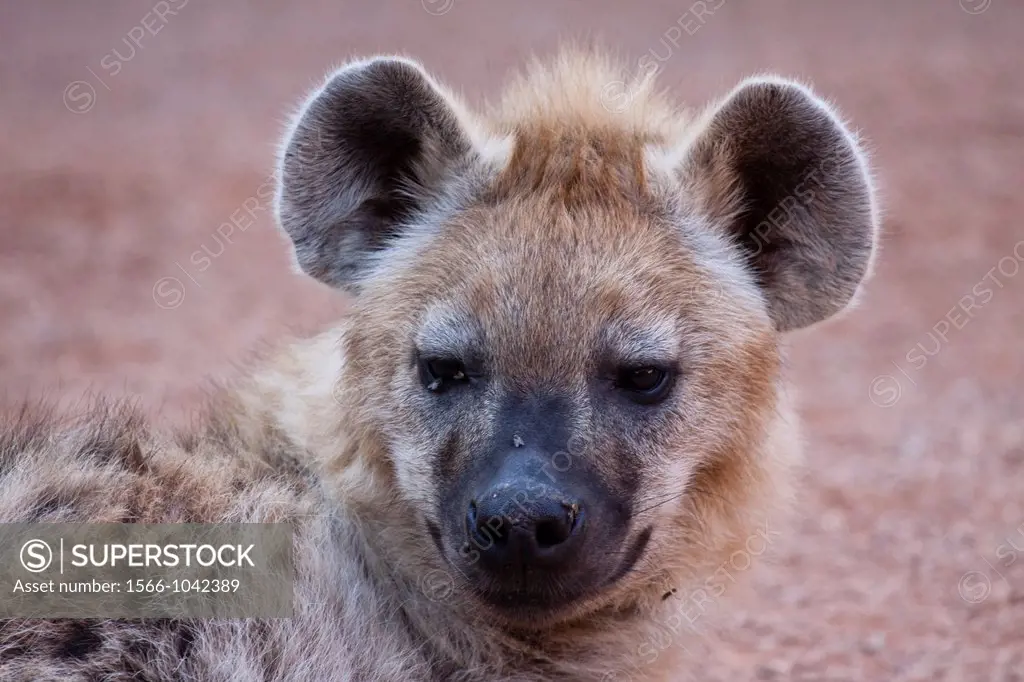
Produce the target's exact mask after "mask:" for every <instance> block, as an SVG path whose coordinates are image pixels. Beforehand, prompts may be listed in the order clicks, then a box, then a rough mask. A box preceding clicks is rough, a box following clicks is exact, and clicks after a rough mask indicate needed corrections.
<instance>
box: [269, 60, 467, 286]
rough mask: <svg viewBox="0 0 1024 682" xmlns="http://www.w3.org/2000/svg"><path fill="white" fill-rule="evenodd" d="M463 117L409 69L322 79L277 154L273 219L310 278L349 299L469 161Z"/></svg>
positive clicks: (379, 64)
mask: <svg viewBox="0 0 1024 682" xmlns="http://www.w3.org/2000/svg"><path fill="white" fill-rule="evenodd" d="M464 120H465V115H464V114H463V115H461V116H460V113H459V111H457V105H456V104H455V102H454V101H453V100H451V99H450V97H449V96H448V95H446V94H445V93H444V92H443V91H442V90H441V89H440V87H439V86H437V85H436V84H435V83H434V81H433V80H432V79H431V78H430V77H429V76H428V75H427V74H426V73H425V72H424V71H423V69H422V68H421V67H420V66H419V65H417V64H416V63H414V62H412V61H409V60H406V59H402V58H398V57H378V58H374V59H370V60H367V61H361V62H355V63H352V64H349V65H347V66H345V67H343V68H341V69H340V70H338V71H336V72H335V73H333V74H332V75H331V76H329V77H328V78H327V81H326V82H325V83H324V85H323V86H322V87H321V88H320V89H319V90H318V91H317V92H315V93H314V94H313V95H312V96H311V97H310V98H309V99H308V101H307V102H306V104H305V105H304V106H303V108H302V110H301V111H300V113H299V115H298V116H297V118H296V120H295V123H294V124H293V126H292V128H291V131H290V132H289V133H288V134H287V136H286V138H285V141H284V147H283V149H282V153H281V158H280V168H279V180H280V184H279V187H278V193H277V203H276V210H277V217H278V221H279V222H280V224H281V227H282V228H283V229H284V231H285V232H286V233H287V234H288V236H289V237H290V238H291V240H292V243H293V244H294V248H295V258H296V260H297V261H298V265H299V266H300V267H301V268H302V270H303V271H304V272H306V273H307V274H308V275H310V276H312V277H314V278H316V279H318V280H320V281H321V282H324V283H326V284H329V285H331V286H334V287H340V288H344V289H347V290H349V291H352V292H356V291H358V289H359V280H360V278H361V277H363V276H364V275H365V274H366V272H367V271H368V269H369V268H370V267H371V266H372V263H373V261H374V258H373V256H374V254H375V253H378V252H381V251H383V250H384V249H386V248H387V247H388V246H389V244H390V243H391V242H392V241H393V240H394V239H395V238H396V237H397V236H398V234H399V232H400V231H401V229H402V227H403V226H404V225H405V224H406V223H407V222H408V221H409V220H410V219H412V218H414V217H415V216H416V215H417V214H418V213H421V212H423V211H425V210H428V209H429V208H430V207H431V206H432V205H433V204H434V203H436V202H437V201H438V193H439V190H440V189H441V188H442V186H443V184H444V180H445V179H446V178H447V177H449V176H450V175H451V174H452V173H454V172H456V170H457V169H458V167H459V166H460V164H465V163H467V162H468V161H469V160H470V158H471V157H472V156H473V144H472V143H471V140H470V134H469V131H468V129H467V127H466V125H464Z"/></svg>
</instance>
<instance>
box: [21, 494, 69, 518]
mask: <svg viewBox="0 0 1024 682" xmlns="http://www.w3.org/2000/svg"><path fill="white" fill-rule="evenodd" d="M76 502H77V500H76V498H75V496H74V494H72V493H70V492H69V491H67V490H47V491H45V492H43V493H40V496H39V502H37V503H36V505H35V506H33V507H32V509H31V511H29V513H28V515H27V518H26V520H27V521H30V522H41V521H46V520H48V519H49V520H56V519H57V518H60V517H62V516H68V514H67V512H70V511H72V510H73V509H74V507H75V503H76Z"/></svg>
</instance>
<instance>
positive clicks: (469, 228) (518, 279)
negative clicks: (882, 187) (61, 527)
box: [0, 52, 878, 681]
mask: <svg viewBox="0 0 1024 682" xmlns="http://www.w3.org/2000/svg"><path fill="white" fill-rule="evenodd" d="M619 86H621V87H619ZM276 209H277V216H278V219H279V221H280V224H281V226H282V228H283V230H284V232H285V233H286V234H287V236H288V237H289V238H290V240H291V242H292V244H293V247H294V254H295V258H296V261H297V264H298V266H299V267H300V268H301V270H302V271H304V272H305V273H307V274H308V275H310V276H312V277H314V278H316V279H317V280H319V281H321V282H323V283H325V284H328V285H330V286H332V287H335V288H338V289H341V290H344V291H346V292H348V293H349V294H351V295H352V299H351V300H352V303H351V309H350V312H349V313H348V314H347V316H346V318H345V319H344V320H342V322H341V323H340V324H339V325H338V326H337V327H336V328H334V329H332V330H329V331H327V332H325V333H323V334H321V335H320V336H318V337H316V338H314V339H310V340H304V341H297V342H295V343H292V344H290V345H289V346H288V347H287V348H285V349H283V350H282V351H281V352H280V353H279V354H278V355H277V356H276V357H275V358H274V359H273V360H271V361H269V362H267V363H265V365H264V366H263V368H262V369H257V370H255V371H254V372H253V373H252V376H251V378H249V379H247V380H246V381H244V382H241V383H240V385H238V386H235V387H232V388H231V389H230V390H228V389H225V390H224V391H223V392H222V394H221V395H219V396H218V397H217V398H216V399H215V400H214V401H213V402H212V403H211V409H210V410H209V416H208V417H207V419H206V420H205V422H204V425H203V426H201V427H198V428H197V429H195V430H193V431H192V432H190V433H188V434H185V435H184V436H179V437H178V438H177V440H174V439H169V438H168V437H164V436H161V435H160V434H159V433H156V432H153V431H150V430H149V429H148V428H147V427H146V426H145V425H144V424H142V423H141V422H140V421H139V420H138V419H137V418H135V417H127V416H124V414H119V413H116V412H115V413H107V415H106V417H104V419H102V420H99V421H96V419H92V421H90V419H86V420H85V421H84V422H82V423H79V424H77V425H75V426H72V427H62V426H61V425H60V424H59V423H57V422H55V421H52V420H51V421H47V420H39V419H35V418H31V417H27V416H25V415H24V414H23V415H22V417H21V418H20V420H19V421H18V422H17V423H18V424H19V425H15V426H11V427H9V428H8V430H7V432H6V434H5V436H4V438H5V440H3V441H2V445H0V500H3V501H0V520H2V521H8V522H10V521H21V520H39V521H47V520H57V519H60V520H74V521H88V520H122V521H132V522H156V521H165V522H166V521H183V520H189V521H209V522H216V521H224V520H232V521H264V520H268V519H273V520H278V521H287V522H290V523H292V524H293V525H294V527H295V556H296V561H297V571H296V580H295V587H294V590H295V607H294V608H295V613H294V616H293V617H292V618H291V619H286V620H280V621H269V620H267V621H260V620H252V619H251V620H240V621H230V622H225V621H203V620H190V621H156V622H150V621H146V622H132V621H102V622H90V621H74V622H67V621H61V622H58V621H6V622H4V623H3V624H0V657H2V658H0V677H4V676H5V678H10V679H50V678H52V679H195V680H205V679H224V680H230V679H260V680H271V679H272V680H289V679H302V680H307V679H308V680H325V679H338V680H466V681H469V680H555V679H561V680H594V679H605V680H613V679H624V680H625V679H632V680H642V679H671V680H676V679H684V678H685V676H686V675H687V674H695V673H694V672H693V671H694V670H695V668H694V667H692V666H693V662H692V661H691V662H689V663H688V662H687V659H686V656H685V654H686V652H687V651H688V647H689V646H692V642H693V641H694V639H693V636H692V630H694V625H695V623H696V620H697V619H696V618H695V617H694V614H697V615H698V616H699V615H700V614H703V613H704V611H705V610H706V609H708V608H710V606H709V604H712V603H713V602H715V601H717V599H718V598H719V597H721V596H722V595H723V594H724V592H725V591H726V588H727V587H728V586H729V585H731V583H732V582H734V581H735V578H736V575H735V574H736V573H738V572H741V571H742V570H743V569H744V568H745V567H746V566H747V565H749V563H750V559H752V558H753V556H756V555H759V554H761V553H762V551H763V550H764V549H766V545H768V544H770V543H771V538H772V536H773V535H775V533H774V532H773V531H771V530H769V529H770V528H772V527H773V526H772V524H773V522H774V520H775V519H776V518H779V517H778V516H777V515H778V514H782V513H784V509H785V506H786V504H785V502H786V500H787V497H788V495H789V482H790V478H791V473H792V470H793V467H794V466H795V465H796V464H797V463H798V461H799V442H798V436H797V434H796V431H795V428H796V427H795V417H794V414H793V412H792V409H791V406H790V402H791V398H790V397H789V394H788V390H787V387H786V382H785V377H784V374H783V371H782V369H783V368H782V357H781V353H782V339H783V336H784V334H785V333H787V332H790V331H792V330H796V329H800V328H804V327H807V326H810V325H812V324H814V323H817V322H819V321H822V320H825V319H826V318H829V317H831V316H833V315H834V314H836V313H838V312H839V311H841V310H843V309H844V308H846V307H847V306H848V305H849V304H850V302H851V301H852V300H853V299H854V297H855V295H856V293H857V291H858V289H859V287H860V284H861V282H862V281H863V280H864V278H865V277H866V276H867V274H868V272H869V270H870V267H871V262H872V257H873V251H874V244H875V240H876V231H877V222H878V217H877V209H876V206H875V201H874V196H873V188H872V182H871V178H870V175H869V171H868V167H867V163H866V160H865V157H864V154H863V153H862V151H861V149H860V146H859V143H858V141H857V139H856V138H855V137H854V136H853V135H852V134H851V133H850V132H849V130H848V129H847V127H846V126H845V125H844V123H843V122H842V120H841V119H840V118H839V117H838V115H837V114H836V112H835V111H834V109H833V108H831V107H830V106H829V105H828V104H826V103H824V102H823V101H822V100H821V99H819V98H818V97H817V96H815V95H814V94H813V93H812V92H811V91H810V90H809V89H808V88H807V87H805V86H803V85H800V84H798V83H795V82H791V81H788V80H784V79H779V78H774V77H769V78H754V79H750V80H747V81H744V82H743V83H741V84H740V85H738V86H737V87H736V88H735V89H734V90H733V91H732V92H731V93H729V94H728V95H727V96H726V97H724V98H723V99H722V100H720V101H719V102H717V103H715V104H714V105H713V106H710V107H708V108H707V109H706V110H704V111H703V112H700V113H698V114H695V115H691V114H688V113H685V112H682V111H680V110H677V109H676V108H675V107H673V106H672V105H671V104H670V103H669V102H667V101H666V100H665V99H664V98H663V97H662V96H661V95H659V94H657V93H656V92H655V91H654V90H653V88H652V83H651V79H649V78H641V79H639V80H635V81H631V82H628V83H627V82H626V81H624V80H622V81H620V79H619V75H618V72H617V71H616V70H615V69H613V68H612V67H611V66H610V65H609V63H608V62H606V61H605V60H604V59H602V58H600V57H597V56H594V55H592V54H580V53H573V52H566V53H564V54H562V55H561V56H559V57H557V58H556V59H554V60H552V61H551V62H549V63H545V64H535V65H534V66H532V67H531V68H530V69H528V70H527V72H526V73H525V75H523V76H521V77H520V78H518V79H517V80H516V81H514V82H513V83H512V84H511V85H510V86H509V88H508V90H507V91H506V93H505V95H504V96H503V97H502V98H501V100H500V101H499V102H497V103H496V104H494V105H492V106H490V107H488V110H487V112H486V114H483V115H481V114H476V113H474V112H472V111H471V110H470V109H469V108H468V107H467V106H466V105H464V104H463V103H462V102H461V101H459V100H458V99H457V98H456V97H455V96H453V95H452V94H451V93H450V92H449V91H447V90H446V89H445V88H444V87H442V86H441V85H439V84H438V83H437V82H436V81H435V80H433V79H432V78H431V77H430V76H429V75H427V74H426V73H425V72H424V71H423V69H422V68H421V67H420V66H419V65H418V64H416V63H415V62H413V61H410V60H407V59H402V58H392V57H387V58H375V59H369V60H364V61H356V62H352V63H350V64H348V65H347V66H345V67H343V68H341V69H340V70H338V71H336V72H335V73H333V74H332V75H331V76H330V77H329V78H328V79H327V80H326V81H325V83H324V84H323V86H322V87H321V88H319V89H318V90H317V91H316V92H315V93H313V94H312V95H311V96H310V97H309V98H308V100H307V101H306V102H305V104H304V105H303V106H302V107H301V109H300V111H299V112H298V114H297V115H296V117H295V119H294V123H293V124H292V126H291V127H290V129H289V131H288V133H287V135H286V139H285V142H284V145H283V147H282V150H281V155H280V164H279V187H278V193H277V201H276ZM26 424H29V426H26ZM83 424H84V426H83ZM97 443H99V445H97ZM738 554H740V555H743V556H745V559H744V561H743V566H737V565H735V561H733V562H732V563H729V562H730V557H736V556H737V555H738ZM726 565H728V569H726V573H727V574H728V575H727V576H726V577H727V578H728V582H727V581H725V580H724V579H723V580H718V581H716V580H715V579H714V576H716V575H721V572H722V570H723V566H726Z"/></svg>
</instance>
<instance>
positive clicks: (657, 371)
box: [615, 367, 672, 405]
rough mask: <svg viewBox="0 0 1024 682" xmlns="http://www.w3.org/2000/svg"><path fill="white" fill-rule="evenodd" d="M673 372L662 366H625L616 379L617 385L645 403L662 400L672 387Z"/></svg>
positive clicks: (635, 399) (639, 401) (634, 398)
mask: <svg viewBox="0 0 1024 682" xmlns="http://www.w3.org/2000/svg"><path fill="white" fill-rule="evenodd" d="M671 378H672V374H671V372H669V371H668V370H667V369H663V368H661V367H623V368H622V369H620V370H619V372H618V376H617V377H616V379H615V386H616V387H617V388H619V389H620V390H622V391H625V392H626V393H627V394H628V395H629V397H630V398H631V399H632V400H633V401H635V402H638V403H641V404H643V405H650V404H652V403H656V402H660V401H662V400H664V399H665V398H666V397H667V396H668V392H669V389H670V388H671V387H672V382H671Z"/></svg>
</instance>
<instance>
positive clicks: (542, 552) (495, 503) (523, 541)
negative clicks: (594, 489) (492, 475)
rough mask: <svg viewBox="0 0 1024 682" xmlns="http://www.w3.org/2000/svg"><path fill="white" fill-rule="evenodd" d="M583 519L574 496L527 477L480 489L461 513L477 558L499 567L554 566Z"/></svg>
mask: <svg viewBox="0 0 1024 682" xmlns="http://www.w3.org/2000/svg"><path fill="white" fill-rule="evenodd" d="M567 498H568V499H567ZM584 522H585V518H584V510H583V505H582V503H581V502H580V501H578V500H576V499H573V498H572V496H567V495H566V494H564V493H560V492H559V491H557V490H554V489H551V488H548V487H544V486H541V487H538V486H537V485H536V484H535V483H533V484H531V482H529V481H524V482H523V484H521V485H516V484H515V483H514V482H511V483H503V484H502V485H500V486H496V487H494V488H492V489H490V490H488V491H486V492H485V493H483V494H482V495H480V496H478V497H477V498H476V499H474V500H472V501H471V502H470V503H469V510H468V511H467V513H466V526H467V530H468V531H469V537H470V541H471V542H472V543H473V545H475V546H476V547H477V548H478V549H479V551H480V555H481V558H482V559H483V560H484V561H485V562H488V563H489V564H491V565H492V566H493V565H497V566H501V567H502V568H509V567H516V568H520V569H521V568H525V567H530V566H538V567H540V566H544V567H555V566H558V565H560V564H562V563H564V562H567V561H569V560H570V559H572V558H573V556H574V555H575V552H576V549H577V547H578V545H579V542H578V540H579V538H580V535H581V534H582V530H583V526H584Z"/></svg>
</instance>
